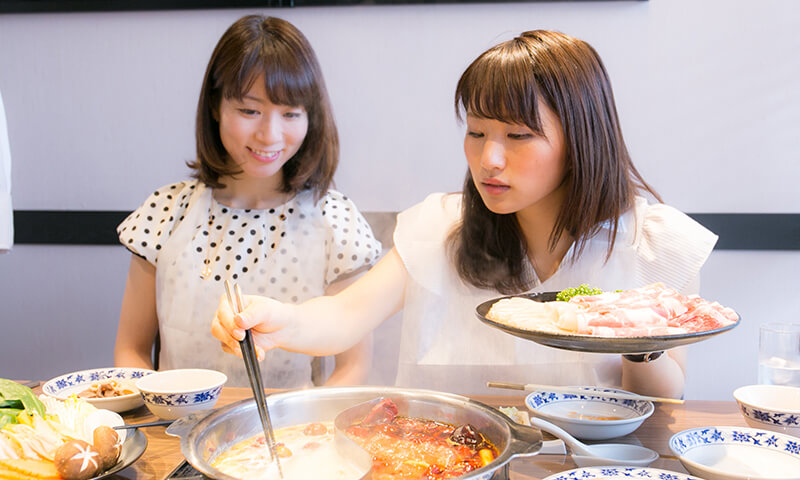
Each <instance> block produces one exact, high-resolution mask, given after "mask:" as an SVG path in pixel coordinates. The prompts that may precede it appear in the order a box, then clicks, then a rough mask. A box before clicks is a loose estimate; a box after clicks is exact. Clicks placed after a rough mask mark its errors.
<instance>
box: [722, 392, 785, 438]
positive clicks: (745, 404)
mask: <svg viewBox="0 0 800 480" xmlns="http://www.w3.org/2000/svg"><path fill="white" fill-rule="evenodd" d="M733 398H735V399H736V402H737V403H738V404H739V409H740V410H741V411H742V415H743V416H744V420H745V422H747V424H748V425H750V426H751V427H753V428H763V429H764V430H771V431H773V432H779V433H785V434H788V435H794V436H795V437H800V387H789V386H784V385H747V386H745V387H739V388H737V389H736V390H734V392H733Z"/></svg>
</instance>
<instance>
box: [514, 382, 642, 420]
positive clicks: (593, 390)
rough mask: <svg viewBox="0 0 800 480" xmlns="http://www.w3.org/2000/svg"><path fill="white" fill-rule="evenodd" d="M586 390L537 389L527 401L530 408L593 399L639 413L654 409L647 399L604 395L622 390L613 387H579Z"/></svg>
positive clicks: (536, 408)
mask: <svg viewBox="0 0 800 480" xmlns="http://www.w3.org/2000/svg"><path fill="white" fill-rule="evenodd" d="M579 388H582V389H584V390H586V395H578V394H573V393H556V392H548V391H546V390H541V391H536V392H533V393H531V394H530V395H528V397H527V398H526V399H525V403H526V404H527V405H528V407H529V408H531V409H533V410H538V409H539V408H540V407H542V406H544V405H547V404H548V403H553V402H561V401H564V400H591V401H598V402H604V403H611V404H616V405H624V406H626V407H629V408H631V409H633V410H634V411H636V412H637V413H638V414H639V415H645V414H647V413H648V412H649V411H651V410H652V408H653V406H652V403H650V402H648V401H645V400H629V399H623V398H611V397H604V396H603V395H602V394H603V393H604V392H608V393H619V392H621V390H617V389H613V388H599V387H579Z"/></svg>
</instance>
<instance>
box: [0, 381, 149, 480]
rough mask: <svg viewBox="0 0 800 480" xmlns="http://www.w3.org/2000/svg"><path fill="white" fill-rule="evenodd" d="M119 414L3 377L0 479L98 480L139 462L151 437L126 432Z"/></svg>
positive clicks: (0, 390)
mask: <svg viewBox="0 0 800 480" xmlns="http://www.w3.org/2000/svg"><path fill="white" fill-rule="evenodd" d="M123 423H124V422H123V420H122V417H120V416H119V414H117V413H115V412H111V411H109V410H102V409H98V408H96V407H94V406H93V405H91V404H89V403H88V402H86V401H85V400H83V399H80V398H78V397H77V396H73V397H71V398H69V399H67V400H59V399H56V398H53V397H49V396H47V395H41V396H40V397H37V396H36V395H35V394H34V393H33V391H32V390H31V389H30V388H28V387H26V386H24V385H21V384H19V383H16V382H13V381H11V380H6V379H0V478H14V479H18V480H32V479H33V480H36V479H39V480H42V479H52V478H59V477H60V478H62V479H64V480H86V479H93V480H97V479H100V478H104V477H107V476H109V475H112V474H114V473H116V472H118V471H120V470H122V469H123V468H126V467H128V466H129V465H131V464H132V463H133V462H135V461H136V460H137V459H138V458H139V457H140V456H141V455H142V453H144V451H145V448H146V447H147V439H146V437H145V436H144V434H143V433H141V432H139V431H138V430H136V431H134V432H133V433H128V434H126V433H125V432H124V431H120V432H119V433H117V431H115V430H114V429H113V428H111V427H113V426H116V425H122V424H123Z"/></svg>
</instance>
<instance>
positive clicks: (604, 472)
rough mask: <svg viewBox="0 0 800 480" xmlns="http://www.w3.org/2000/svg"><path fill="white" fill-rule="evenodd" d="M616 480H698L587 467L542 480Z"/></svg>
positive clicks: (650, 471) (655, 471)
mask: <svg viewBox="0 0 800 480" xmlns="http://www.w3.org/2000/svg"><path fill="white" fill-rule="evenodd" d="M592 478H597V479H603V480H616V479H624V480H628V479H631V478H646V479H648V480H700V479H699V478H697V477H692V476H689V475H687V474H685V473H677V472H671V471H668V470H660V469H657V468H641V467H589V468H576V469H574V470H568V471H566V472H560V473H556V474H555V475H551V476H549V477H547V478H545V479H544V480H584V479H592Z"/></svg>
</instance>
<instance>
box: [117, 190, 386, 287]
mask: <svg viewBox="0 0 800 480" xmlns="http://www.w3.org/2000/svg"><path fill="white" fill-rule="evenodd" d="M197 186H198V182H197V181H187V182H180V183H175V184H172V185H167V186H164V187H162V188H159V189H158V190H156V191H155V192H153V194H151V195H150V196H149V197H148V198H147V200H146V201H145V202H144V204H142V206H141V207H139V208H138V209H137V210H136V211H134V212H133V213H131V215H130V216H128V218H126V219H125V220H124V221H123V222H122V223H121V224H120V225H119V227H117V233H118V235H119V239H120V242H121V243H122V244H123V245H125V246H126V247H127V248H128V249H129V250H130V251H131V252H133V253H134V254H136V255H139V256H141V257H143V258H144V259H146V260H147V261H148V262H150V263H151V264H153V265H154V266H156V267H158V265H159V261H160V260H161V257H162V255H163V252H164V249H165V246H166V245H167V244H168V242H169V241H170V239H171V236H172V234H173V232H175V231H176V230H177V229H178V228H179V226H181V224H182V222H184V221H190V220H188V219H185V216H186V213H187V211H188V210H189V209H190V208H191V207H192V206H193V203H194V202H195V200H197V197H199V195H197V194H196V191H197V190H198V189H197ZM192 218H193V219H194V223H195V225H190V227H191V228H192V229H193V230H194V232H193V234H192V235H191V239H190V240H189V243H190V245H186V246H185V247H182V250H183V253H182V255H183V256H184V257H185V256H186V255H191V256H193V257H194V259H193V260H194V261H193V262H191V264H193V265H195V266H196V270H197V274H198V275H201V276H204V278H205V280H206V281H211V282H222V281H224V280H225V279H226V278H227V279H232V280H234V281H239V282H242V280H243V279H244V278H246V277H250V276H252V275H254V274H255V276H257V277H261V278H263V280H260V281H258V282H257V283H261V285H259V286H257V287H256V291H255V292H253V293H259V294H267V295H270V296H273V297H274V298H279V299H282V300H284V301H294V302H298V301H302V300H304V299H305V298H307V297H310V296H315V295H318V294H319V292H318V289H317V288H313V286H312V287H311V288H309V285H308V284H309V280H311V281H310V283H311V284H312V285H313V284H314V283H318V281H319V282H323V286H324V285H328V284H330V283H332V282H334V281H336V280H337V279H338V278H339V277H341V276H343V275H346V274H348V273H350V272H353V271H356V270H359V269H361V268H362V267H364V266H369V265H372V264H374V263H375V262H376V261H377V260H378V258H379V255H380V251H381V244H380V242H379V241H377V240H376V239H375V238H374V237H373V234H372V230H371V228H370V226H369V224H368V223H367V222H366V220H365V219H364V217H363V216H362V215H361V214H360V212H359V211H358V210H357V208H356V207H355V204H354V203H353V202H352V201H351V200H350V199H348V198H347V197H346V196H344V195H343V194H341V193H339V192H337V191H335V190H330V191H329V192H328V193H327V194H326V195H325V196H323V197H322V199H321V200H320V201H318V202H314V199H313V196H312V194H311V192H308V191H304V192H300V193H299V194H298V195H296V196H295V197H294V198H292V199H291V200H289V201H288V202H286V203H285V204H284V205H281V206H278V207H275V208H270V209H237V208H231V207H228V206H225V205H223V204H221V203H219V202H217V201H216V200H214V199H213V198H212V199H211V201H210V203H209V204H208V207H206V212H195V214H194V215H193V216H192ZM184 227H185V226H184ZM203 274H206V275H203ZM307 275H312V276H317V277H321V278H319V279H318V280H317V279H307V278H303V279H301V278H298V276H307ZM280 284H282V285H280ZM293 284H296V285H297V287H296V291H294V292H290V290H291V289H292V285H293ZM312 290H315V292H312ZM290 293H292V294H290Z"/></svg>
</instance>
